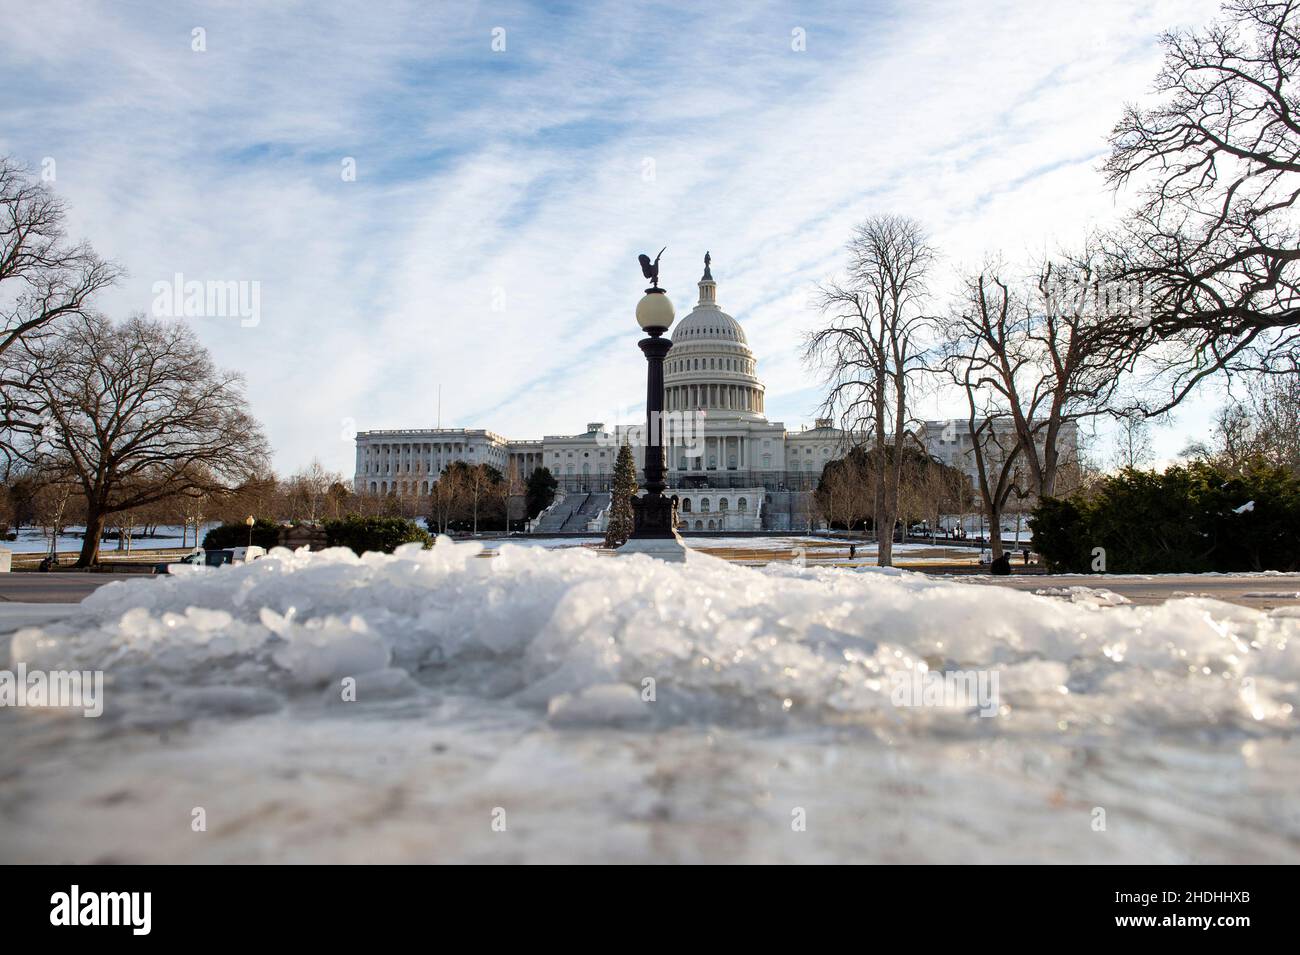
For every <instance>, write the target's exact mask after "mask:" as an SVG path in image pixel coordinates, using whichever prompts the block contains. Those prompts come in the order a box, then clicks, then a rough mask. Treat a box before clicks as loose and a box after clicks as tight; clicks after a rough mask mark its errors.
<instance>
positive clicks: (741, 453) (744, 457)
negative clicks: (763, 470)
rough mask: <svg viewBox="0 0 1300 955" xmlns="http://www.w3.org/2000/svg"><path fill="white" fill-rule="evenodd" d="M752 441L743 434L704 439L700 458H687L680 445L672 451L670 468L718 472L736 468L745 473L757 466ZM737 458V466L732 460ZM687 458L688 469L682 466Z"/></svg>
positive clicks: (721, 435)
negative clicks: (709, 469)
mask: <svg viewBox="0 0 1300 955" xmlns="http://www.w3.org/2000/svg"><path fill="white" fill-rule="evenodd" d="M749 445H750V441H749V440H748V436H747V435H743V434H718V435H712V436H707V437H705V438H704V453H703V454H701V455H699V456H698V457H694V458H692V457H687V456H686V453H685V449H684V448H682V447H681V446H680V445H678V446H675V447H673V448H672V449H671V454H672V460H670V461H669V462H668V465H669V467H670V468H672V469H673V470H675V471H703V470H707V469H708V468H710V467H712V468H714V469H715V470H718V471H726V470H729V469H731V468H732V467H735V469H736V470H738V471H743V470H746V469H750V468H753V467H755V466H756V462H754V461H752V460H751V458H752V457H753V454H752V453H751V450H750V447H749ZM733 456H734V457H735V464H734V465H733V464H732V462H731V458H732V457H733ZM683 458H685V461H686V467H685V468H683V467H682V466H681V464H682V459H683ZM710 460H712V462H713V463H712V464H710V463H709V462H710Z"/></svg>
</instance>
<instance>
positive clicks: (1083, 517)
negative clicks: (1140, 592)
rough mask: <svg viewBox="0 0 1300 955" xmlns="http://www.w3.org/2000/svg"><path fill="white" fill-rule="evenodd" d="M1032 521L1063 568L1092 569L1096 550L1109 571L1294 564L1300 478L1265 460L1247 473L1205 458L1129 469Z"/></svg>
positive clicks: (1048, 556)
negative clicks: (1226, 469)
mask: <svg viewBox="0 0 1300 955" xmlns="http://www.w3.org/2000/svg"><path fill="white" fill-rule="evenodd" d="M1029 526H1030V528H1031V529H1032V530H1033V533H1034V549H1035V550H1037V551H1038V552H1039V553H1040V554H1042V555H1043V558H1044V562H1045V563H1046V564H1047V566H1048V568H1049V569H1050V570H1052V571H1056V572H1073V573H1088V572H1089V571H1091V570H1092V569H1093V568H1092V552H1093V549H1094V548H1098V547H1100V548H1102V549H1103V550H1104V551H1105V554H1106V564H1105V569H1106V570H1107V571H1108V572H1110V573H1122V574H1162V573H1163V574H1168V573H1203V572H1206V571H1218V572H1221V573H1231V572H1235V571H1251V570H1254V571H1258V570H1295V569H1296V568H1297V567H1300V545H1297V541H1300V479H1298V478H1297V477H1296V476H1295V475H1294V474H1291V473H1289V472H1287V471H1286V470H1285V469H1282V468H1277V467H1272V466H1270V465H1267V464H1263V463H1257V464H1254V465H1252V466H1249V467H1247V468H1245V469H1244V470H1243V472H1242V474H1241V475H1239V476H1230V475H1229V474H1227V473H1226V472H1224V471H1223V470H1221V469H1219V468H1217V467H1215V466H1214V465H1211V464H1206V463H1202V462H1197V463H1194V464H1190V465H1186V466H1178V467H1171V468H1168V469H1167V470H1166V471H1165V472H1164V473H1163V474H1159V473H1156V472H1154V471H1136V470H1132V469H1127V470H1124V471H1122V472H1120V473H1119V474H1117V475H1113V476H1111V477H1108V478H1106V479H1105V480H1104V481H1103V482H1102V484H1101V486H1100V487H1099V488H1098V489H1097V491H1096V493H1095V494H1093V495H1092V496H1090V497H1087V498H1083V497H1074V498H1071V499H1069V500H1056V499H1053V498H1045V499H1043V500H1042V501H1040V502H1039V503H1038V505H1037V506H1036V507H1035V508H1034V512H1033V516H1032V517H1031V518H1030V524H1029Z"/></svg>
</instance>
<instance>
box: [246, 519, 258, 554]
mask: <svg viewBox="0 0 1300 955" xmlns="http://www.w3.org/2000/svg"><path fill="white" fill-rule="evenodd" d="M244 523H245V524H247V525H248V546H249V547H252V546H253V525H254V524H256V523H257V521H255V520H253V515H252V514H249V515H248V517H247V518H245V520H244Z"/></svg>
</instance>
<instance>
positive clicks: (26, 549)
mask: <svg viewBox="0 0 1300 955" xmlns="http://www.w3.org/2000/svg"><path fill="white" fill-rule="evenodd" d="M213 527H216V525H215V524H210V525H208V524H205V525H204V526H203V527H202V528H201V529H200V530H199V540H203V535H204V534H206V533H207V532H208V531H209V530H210V529H211V528H213ZM84 530H85V528H81V527H70V528H68V531H69V533H63V534H60V535H59V541H58V544H59V546H58V550H59V553H61V554H62V553H67V552H70V551H71V552H76V551H79V550H81V543H82V537H81V533H80V532H81V531H84ZM72 531H76V532H77V533H75V534H74V533H70V532H72ZM17 536H18V539H17V540H11V541H0V546H4V547H7V548H9V549H10V550H11V551H13V552H14V553H15V554H47V553H49V550H50V537H49V535H48V534H46V533H45V532H44V531H42V530H41V529H40V528H39V527H21V528H19V529H18V531H17ZM185 541H186V544H188V545H189V546H191V547H193V546H194V529H193V528H190V529H189V530H188V531H187V532H186V536H185ZM181 546H182V544H181V526H180V525H179V524H177V525H175V526H174V527H168V526H163V527H159V528H157V532H156V533H155V535H154V536H153V537H141V536H140V535H139V534H136V535H135V536H134V537H133V538H132V540H131V549H132V550H133V551H135V550H140V549H141V548H152V547H181ZM118 549H119V548H118V539H117V538H116V537H112V538H105V539H104V540H103V541H102V542H101V543H100V545H99V550H100V553H101V554H103V555H109V554H112V553H115V552H116V551H117V550H118ZM123 551H124V552H125V548H123Z"/></svg>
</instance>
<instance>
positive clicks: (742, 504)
mask: <svg viewBox="0 0 1300 955" xmlns="http://www.w3.org/2000/svg"><path fill="white" fill-rule="evenodd" d="M748 507H749V502H748V501H746V500H745V499H744V498H743V497H742V498H741V499H740V500H739V501H737V502H736V510H738V511H740V513H742V514H744V513H745V511H746V509H748Z"/></svg>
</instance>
